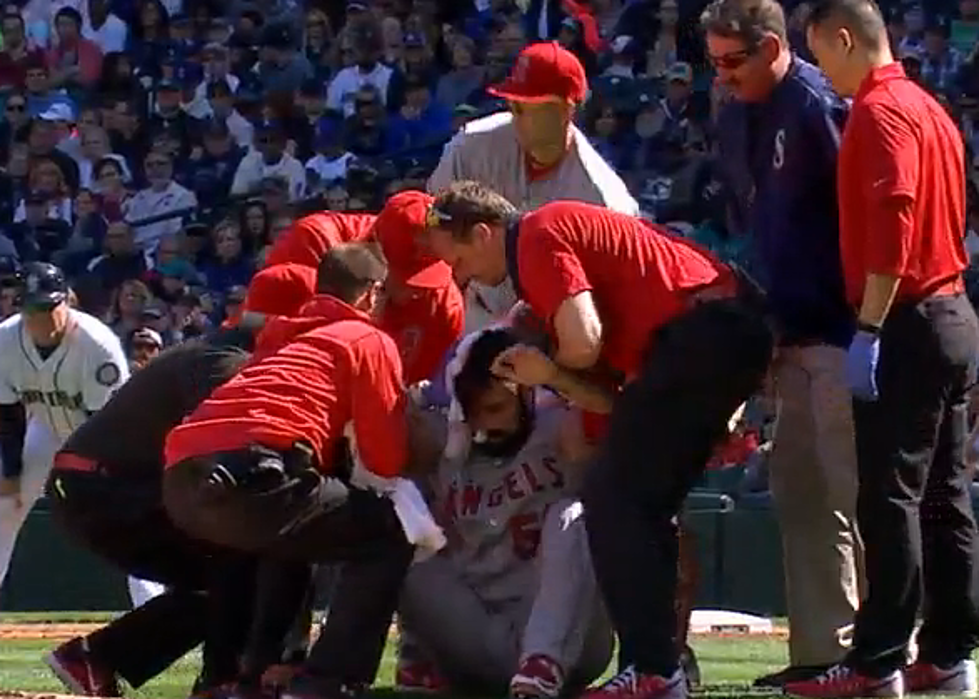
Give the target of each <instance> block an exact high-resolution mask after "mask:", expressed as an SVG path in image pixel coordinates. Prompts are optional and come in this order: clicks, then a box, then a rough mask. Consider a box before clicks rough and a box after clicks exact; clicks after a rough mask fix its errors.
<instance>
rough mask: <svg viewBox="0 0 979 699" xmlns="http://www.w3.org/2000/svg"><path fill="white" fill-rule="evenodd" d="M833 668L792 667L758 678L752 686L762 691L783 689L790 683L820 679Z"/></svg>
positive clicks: (821, 666)
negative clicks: (819, 677) (820, 676)
mask: <svg viewBox="0 0 979 699" xmlns="http://www.w3.org/2000/svg"><path fill="white" fill-rule="evenodd" d="M831 667H832V665H790V666H788V667H784V668H782V669H781V670H779V671H778V672H772V673H769V674H767V675H762V676H761V677H758V678H757V679H755V681H754V682H752V683H751V686H752V687H758V688H760V689H781V688H782V687H784V686H785V685H786V684H788V683H789V682H801V681H802V680H811V679H812V678H813V677H818V676H819V675H821V674H823V673H824V672H826V671H827V670H829V669H830V668H831Z"/></svg>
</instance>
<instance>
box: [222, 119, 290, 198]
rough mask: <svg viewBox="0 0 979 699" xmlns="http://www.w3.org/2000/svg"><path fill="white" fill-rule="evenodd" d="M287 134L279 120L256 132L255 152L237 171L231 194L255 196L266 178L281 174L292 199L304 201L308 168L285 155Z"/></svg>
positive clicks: (266, 123)
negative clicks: (287, 184) (287, 185)
mask: <svg viewBox="0 0 979 699" xmlns="http://www.w3.org/2000/svg"><path fill="white" fill-rule="evenodd" d="M287 140H288V135H287V134H286V133H285V130H284V128H283V125H282V124H281V122H278V121H265V122H262V123H261V124H259V125H258V126H257V127H256V130H255V149H254V150H252V151H251V152H250V153H248V155H246V156H245V157H244V158H243V159H242V161H241V164H240V165H239V166H238V170H237V172H235V176H234V181H233V182H232V185H231V193H232V194H235V195H240V194H252V193H254V192H255V191H256V189H257V188H258V186H259V185H260V184H261V183H262V180H263V179H264V178H266V177H270V176H274V175H281V176H282V177H284V178H286V180H287V181H288V183H289V199H290V201H295V200H298V199H301V198H302V197H303V195H304V193H305V191H306V169H305V168H304V167H303V164H302V163H301V162H299V161H298V160H296V159H295V158H294V157H293V156H291V155H290V154H289V153H288V152H286V141H287Z"/></svg>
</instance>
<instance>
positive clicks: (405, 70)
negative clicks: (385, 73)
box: [385, 32, 438, 112]
mask: <svg viewBox="0 0 979 699" xmlns="http://www.w3.org/2000/svg"><path fill="white" fill-rule="evenodd" d="M420 82H421V83H426V84H427V85H428V86H429V88H430V89H431V90H433V91H434V90H435V88H436V86H437V85H438V72H437V70H436V67H435V64H434V55H433V51H432V47H431V46H430V45H429V44H428V40H427V39H426V37H425V35H424V34H423V33H421V32H408V33H406V34H405V40H404V57H403V58H402V59H401V63H400V64H399V65H398V66H397V67H396V68H395V71H394V74H393V75H392V76H391V82H390V84H389V85H388V94H387V99H386V100H385V106H386V107H387V109H388V111H391V112H394V111H397V110H399V109H401V107H402V106H403V105H404V104H405V101H406V99H407V90H408V86H409V85H417V84H418V83H420Z"/></svg>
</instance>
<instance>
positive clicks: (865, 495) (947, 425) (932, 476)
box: [848, 295, 979, 676]
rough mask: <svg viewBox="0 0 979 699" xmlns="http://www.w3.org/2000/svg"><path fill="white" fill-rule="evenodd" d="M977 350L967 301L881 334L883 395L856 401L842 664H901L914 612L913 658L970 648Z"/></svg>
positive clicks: (879, 667) (895, 319) (928, 306)
mask: <svg viewBox="0 0 979 699" xmlns="http://www.w3.org/2000/svg"><path fill="white" fill-rule="evenodd" d="M977 348H979V330H977V321H976V315H975V313H974V311H973V309H972V307H971V305H970V304H969V302H968V300H967V299H966V297H965V296H964V295H960V296H948V297H937V298H932V299H928V300H925V301H923V302H921V303H918V304H916V305H912V304H906V305H898V306H896V307H895V308H894V309H893V310H892V311H891V313H890V314H889V316H888V318H887V322H886V323H885V324H884V327H883V329H882V332H881V344H880V362H879V364H878V369H877V385H878V389H879V392H880V397H879V399H878V400H876V401H874V402H866V401H859V400H854V410H853V415H854V421H855V427H856V438H857V464H858V473H859V477H860V490H859V495H858V499H857V523H858V525H859V527H860V532H861V534H862V535H863V540H864V545H865V547H866V554H865V555H866V569H867V583H868V594H867V599H865V600H864V601H863V604H862V605H861V606H860V610H859V611H858V613H857V620H856V631H855V638H854V646H853V649H852V651H851V653H850V656H849V658H848V661H849V662H850V663H851V664H852V665H853V666H854V667H856V668H857V669H859V670H861V671H863V672H865V673H866V674H869V675H874V676H882V675H885V674H887V673H889V672H892V671H894V670H896V669H898V668H900V667H902V666H903V665H904V659H905V651H906V648H907V644H908V640H909V638H910V635H911V632H912V629H913V628H914V623H915V617H916V615H917V614H918V612H919V611H921V612H922V613H923V616H924V625H923V626H922V628H921V632H920V634H919V636H918V642H919V648H920V653H919V658H920V659H921V660H922V661H927V662H933V663H937V664H947V663H952V662H956V661H958V660H962V659H964V658H967V657H969V655H970V653H971V651H972V649H973V648H975V647H976V646H977V641H979V615H977V611H976V605H975V596H974V595H975V587H974V577H973V576H974V572H975V571H974V555H975V540H976V525H975V521H974V519H973V515H972V506H971V502H970V498H969V483H970V482H971V481H972V471H971V469H970V468H969V467H968V466H967V465H966V464H965V461H964V446H965V439H966V436H967V425H966V408H967V402H968V401H967V396H966V391H967V389H968V387H970V386H971V385H972V384H973V383H974V382H975V379H976V353H977Z"/></svg>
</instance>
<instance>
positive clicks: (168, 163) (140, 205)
mask: <svg viewBox="0 0 979 699" xmlns="http://www.w3.org/2000/svg"><path fill="white" fill-rule="evenodd" d="M143 164H144V166H145V172H146V179H147V180H148V181H149V183H150V186H149V187H147V188H145V189H141V190H139V191H138V192H136V194H134V195H133V196H132V197H131V198H129V199H127V200H126V201H125V202H124V203H123V205H122V210H123V214H124V215H125V217H126V220H127V221H129V222H130V223H135V222H137V221H140V220H143V219H146V218H149V217H150V216H159V215H162V214H166V213H170V212H175V211H181V210H183V209H192V208H195V207H196V206H197V197H196V196H195V195H194V193H193V192H192V191H190V190H189V189H186V188H184V187H181V186H180V185H179V184H177V183H176V182H174V181H173V158H172V157H171V156H170V155H169V154H167V153H161V152H158V151H151V152H150V153H149V154H148V155H147V156H146V160H145V161H144V163H143ZM182 227H183V217H181V216H175V217H173V218H168V219H164V220H162V221H157V222H156V223H150V224H148V225H145V226H138V227H137V228H136V243H137V244H138V245H139V246H140V247H141V248H143V249H144V250H147V251H151V250H153V249H154V248H155V247H156V244H157V243H158V242H159V240H160V238H162V237H163V236H165V235H176V234H177V233H179V232H180V229H181V228H182Z"/></svg>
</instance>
